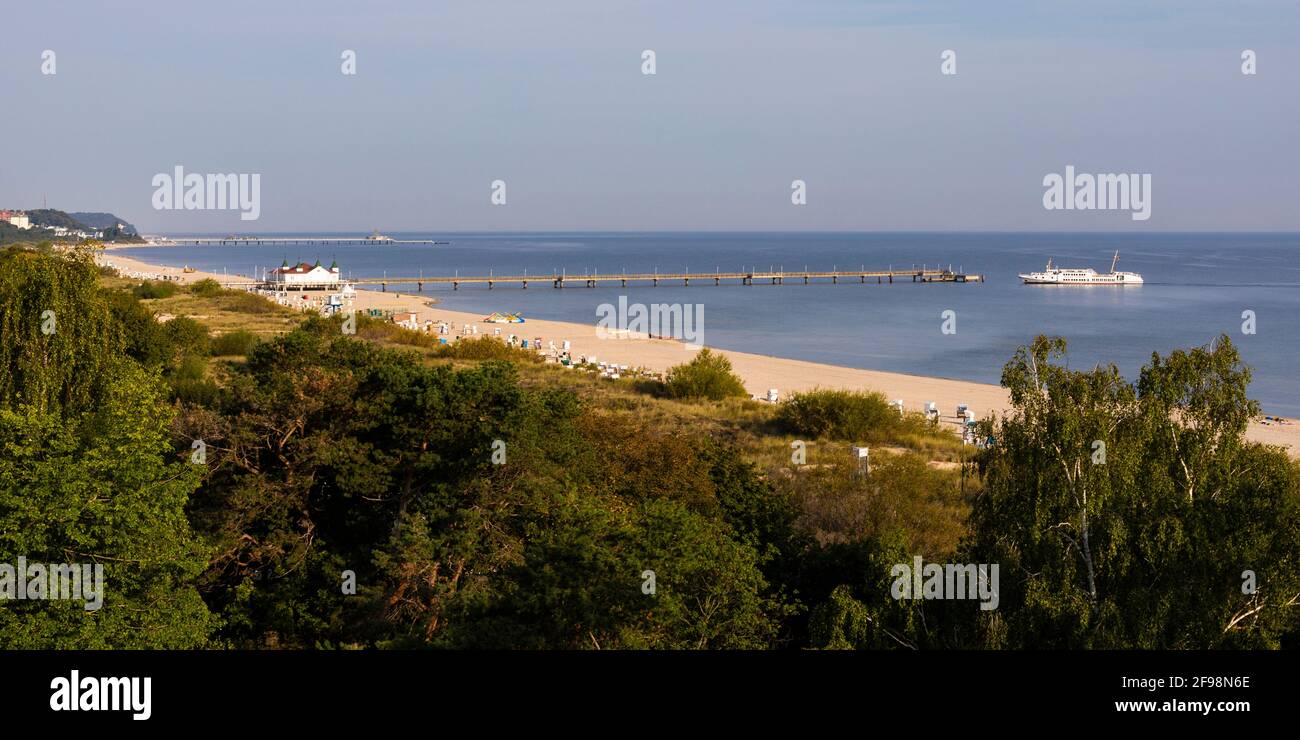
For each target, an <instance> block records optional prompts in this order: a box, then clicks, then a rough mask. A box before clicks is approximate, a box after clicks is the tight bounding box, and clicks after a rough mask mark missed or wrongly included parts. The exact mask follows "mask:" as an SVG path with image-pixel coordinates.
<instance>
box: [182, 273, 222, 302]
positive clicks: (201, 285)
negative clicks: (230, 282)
mask: <svg viewBox="0 0 1300 740" xmlns="http://www.w3.org/2000/svg"><path fill="white" fill-rule="evenodd" d="M223 291H225V288H223V287H221V283H218V282H217V281H216V280H213V279H212V278H204V279H202V280H200V281H198V282H197V283H194V284H193V285H191V286H190V293H193V294H194V295H196V296H199V297H200V298H213V297H215V296H219V295H221V293H222V292H223Z"/></svg>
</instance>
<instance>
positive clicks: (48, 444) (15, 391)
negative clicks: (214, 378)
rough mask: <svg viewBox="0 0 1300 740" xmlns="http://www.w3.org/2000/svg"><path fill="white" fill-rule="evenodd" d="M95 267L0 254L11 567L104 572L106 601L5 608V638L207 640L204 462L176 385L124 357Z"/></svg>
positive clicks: (0, 481) (64, 642) (1, 394)
mask: <svg viewBox="0 0 1300 740" xmlns="http://www.w3.org/2000/svg"><path fill="white" fill-rule="evenodd" d="M95 276H96V271H95V269H94V266H93V264H91V263H90V262H89V260H87V259H84V258H83V257H82V256H80V255H74V256H73V257H72V258H70V259H68V258H64V257H61V256H52V255H44V254H39V253H35V252H27V251H23V250H11V251H9V252H7V253H5V254H3V255H0V562H4V563H9V564H13V563H15V562H16V561H17V558H18V557H20V556H21V557H24V558H25V559H26V560H27V562H29V563H43V564H44V563H50V564H85V565H95V564H98V565H101V566H103V568H104V574H105V583H104V592H105V593H104V594H103V599H102V601H103V603H102V607H101V608H99V609H98V610H92V611H87V610H85V609H84V608H83V607H84V604H83V602H79V601H66V600H43V601H32V600H28V601H20V602H13V603H11V604H6V606H5V608H3V609H0V643H2V644H0V647H4V648H5V649H14V648H57V649H70V648H81V649H87V648H190V647H197V646H200V645H203V644H204V643H205V642H206V640H207V636H208V633H209V630H210V628H211V624H210V615H209V613H208V611H207V609H206V608H205V607H204V605H203V602H202V601H201V600H200V599H199V597H198V593H197V591H196V590H195V589H194V587H193V581H194V579H195V578H196V577H197V575H198V573H199V572H200V571H201V570H202V567H203V564H204V562H205V552H204V548H203V547H202V544H201V543H200V542H199V540H198V539H197V538H195V537H194V535H193V534H192V532H191V531H190V528H189V524H188V522H187V520H186V518H185V514H184V506H185V503H186V501H187V499H188V497H189V495H190V493H191V492H192V491H193V490H194V488H195V486H196V485H197V484H198V481H199V476H198V472H197V468H198V466H195V465H190V464H187V463H182V462H180V461H179V459H178V457H177V456H176V455H175V454H174V453H173V451H172V447H171V444H170V435H169V423H170V420H171V417H172V410H171V407H170V406H169V405H168V404H167V403H166V398H165V390H164V388H165V387H164V386H163V384H162V382H161V380H160V379H159V377H158V375H157V374H156V371H153V370H147V369H145V368H142V367H141V366H140V365H138V364H137V363H136V362H135V361H134V360H133V359H131V358H130V357H129V356H127V355H126V353H125V351H124V346H125V342H124V341H123V338H122V337H121V327H120V325H118V324H117V323H116V322H115V321H114V314H113V312H112V311H110V310H109V308H108V306H107V305H106V304H105V302H104V301H103V299H102V296H101V295H100V293H99V291H98V288H97V286H96V283H95ZM46 310H52V311H53V312H54V315H55V317H56V324H55V327H54V331H52V332H49V333H46V332H44V331H42V328H41V323H42V321H43V318H42V313H43V312H44V311H46Z"/></svg>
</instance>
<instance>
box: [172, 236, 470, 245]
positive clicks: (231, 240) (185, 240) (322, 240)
mask: <svg viewBox="0 0 1300 740" xmlns="http://www.w3.org/2000/svg"><path fill="white" fill-rule="evenodd" d="M157 243H158V244H165V245H168V246H174V245H182V244H190V245H194V246H201V245H212V244H219V245H223V246H226V245H228V246H249V245H261V244H266V245H272V246H274V245H276V244H297V245H312V244H315V245H321V246H328V245H339V244H377V245H378V244H451V242H439V241H434V240H432V239H390V238H388V237H384V238H382V239H374V238H370V237H364V236H359V237H358V236H353V237H321V236H274V237H260V236H222V237H195V238H190V237H178V238H175V239H159V240H158V241H157Z"/></svg>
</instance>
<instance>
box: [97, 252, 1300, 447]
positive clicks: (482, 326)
mask: <svg viewBox="0 0 1300 740" xmlns="http://www.w3.org/2000/svg"><path fill="white" fill-rule="evenodd" d="M97 259H98V261H99V262H100V263H101V264H106V263H107V264H111V265H112V266H113V267H116V268H118V269H120V270H124V271H128V272H136V273H151V274H156V275H165V276H167V277H168V278H170V279H174V280H178V281H179V282H182V283H190V282H194V281H197V280H202V279H204V278H212V279H214V280H217V281H218V282H221V281H230V280H247V279H249V278H247V277H246V276H241V275H235V274H228V275H223V274H220V273H211V272H203V271H196V272H191V273H185V272H183V271H182V269H181V268H177V267H163V266H159V265H154V264H149V263H146V262H142V261H140V260H137V259H132V258H128V257H124V256H121V255H119V254H115V253H114V250H113V249H112V248H111V247H110V248H108V249H106V250H105V251H104V252H103V253H101V254H100V255H99V257H98V258H97ZM352 308H353V309H356V310H360V311H363V312H364V311H368V310H371V309H378V310H385V311H393V312H403V313H404V312H411V313H415V314H417V316H418V317H419V323H420V324H421V325H422V324H424V323H425V322H426V321H433V322H434V323H435V324H437V323H441V322H447V323H450V324H453V325H454V326H455V327H456V328H459V327H460V326H463V325H465V324H469V325H477V326H478V330H479V336H483V335H484V334H487V335H492V333H493V329H494V328H500V329H501V332H502V336H506V335H508V334H515V335H517V336H518V337H520V338H525V339H532V338H534V337H539V338H541V339H543V341H545V342H555V344H556V345H557V346H560V345H561V343H562V342H563V341H568V342H569V343H570V352H571V354H572V356H573V357H574V358H578V357H579V356H585V357H586V358H587V359H588V360H591V361H604V362H612V363H617V364H620V365H628V366H629V367H632V368H636V367H641V368H645V369H647V370H649V371H652V372H656V373H661V372H664V371H666V370H667V369H668V368H670V367H672V366H674V365H680V364H682V363H684V362H688V361H689V360H690V359H691V358H692V357H693V356H694V352H695V350H692V349H691V348H689V347H687V345H686V344H684V343H683V342H680V341H677V340H673V339H652V338H648V337H645V336H613V337H611V336H601V335H600V334H601V333H598V330H597V327H596V325H595V319H594V317H593V323H592V324H591V325H583V324H577V323H572V322H562V321H548V320H545V319H535V318H527V322H526V323H524V324H488V323H484V321H483V315H482V314H478V313H467V312H462V311H450V310H446V309H444V308H441V307H439V306H438V305H436V303H435V302H434V301H433V299H432V298H431V297H430V296H428V295H424V294H420V293H407V292H402V293H399V292H381V291H377V290H357V291H356V298H355V301H354V303H353V305H352ZM713 351H715V352H718V353H719V354H722V355H725V356H726V357H727V358H729V359H730V360H731V364H732V367H733V369H734V370H735V372H736V374H737V375H739V376H740V378H741V379H742V380H743V381H744V383H745V388H746V389H747V390H748V391H749V393H750V394H752V395H754V396H762V397H766V396H767V394H768V391H769V390H771V389H776V390H777V392H778V394H779V397H780V398H787V397H788V396H789V394H790V393H793V392H798V391H807V390H812V389H814V388H831V389H846V390H865V391H877V392H880V393H882V394H883V395H884V396H885V397H886V398H888V399H890V400H894V399H901V400H902V401H903V405H904V408H905V409H906V410H907V411H921V410H923V409H924V408H925V405H926V404H927V403H929V402H934V403H935V404H936V405H937V407H938V409H939V411H940V413H941V415H942V417H943V418H944V420H945V421H948V422H953V423H954V428H956V427H955V422H956V418H957V415H956V408H957V406H958V405H959V404H964V405H967V406H968V407H969V408H970V409H971V410H972V411H974V413H975V416H976V418H985V417H987V416H989V415H990V414H993V415H998V414H1001V413H1003V412H1005V411H1007V410H1008V409H1010V407H1011V403H1010V399H1009V397H1008V395H1007V392H1006V390H1005V389H1003V388H1001V387H1000V386H997V385H991V384H987V383H975V382H970V381H964V380H953V379H948V378H936V377H926V376H920V375H909V374H905V373H896V372H884V371H878V370H862V369H857V368H849V367H841V366H838V365H829V364H822V363H815V362H806V361H803V360H794V359H787V358H781V357H771V356H767V355H759V354H752V353H747V352H737V351H733V350H722V349H716V348H714V349H713ZM1264 412H1265V413H1269V411H1268V409H1265V410H1264ZM1246 436H1247V438H1248V439H1250V440H1251V441H1255V442H1261V443H1264V444H1271V445H1279V446H1282V447H1285V448H1287V451H1288V453H1289V454H1290V455H1291V456H1292V457H1300V425H1297V424H1296V423H1294V422H1292V423H1290V424H1278V423H1275V422H1265V421H1263V420H1259V421H1255V422H1252V423H1251V425H1250V426H1249V428H1248V430H1247V433H1246Z"/></svg>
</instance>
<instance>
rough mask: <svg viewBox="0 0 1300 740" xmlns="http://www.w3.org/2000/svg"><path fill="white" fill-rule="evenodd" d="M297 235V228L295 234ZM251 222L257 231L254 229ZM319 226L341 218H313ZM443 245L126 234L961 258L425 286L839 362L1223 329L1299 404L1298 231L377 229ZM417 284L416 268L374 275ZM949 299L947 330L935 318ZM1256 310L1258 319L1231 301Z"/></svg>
mask: <svg viewBox="0 0 1300 740" xmlns="http://www.w3.org/2000/svg"><path fill="white" fill-rule="evenodd" d="M295 235H296V236H298V235H303V234H295ZM263 236H271V235H268V234H264V235H263ZM317 236H356V235H347V234H317ZM390 236H393V237H395V238H399V239H437V240H439V241H450V242H451V243H450V244H449V245H437V246H429V245H377V246H366V245H355V246H186V247H175V248H140V249H128V250H124V251H123V253H124V254H125V255H127V256H132V257H137V258H139V259H143V260H148V261H153V262H155V263H161V264H167V265H176V266H179V265H183V264H188V265H191V266H194V267H198V268H199V269H203V270H213V271H217V272H220V271H221V270H222V269H223V268H228V269H229V270H230V271H231V272H241V273H244V274H252V272H253V270H254V269H255V268H256V267H259V266H263V267H265V266H270V267H275V266H278V265H279V264H280V263H281V261H282V260H284V259H288V260H289V261H290V262H294V261H296V260H305V261H308V262H314V261H315V260H316V259H317V258H319V259H320V260H321V261H322V262H323V263H325V264H329V262H330V261H331V260H333V259H337V260H338V262H339V265H340V266H341V267H342V268H343V270H344V274H345V275H347V276H353V277H378V276H382V275H384V274H385V273H387V274H388V275H403V276H405V275H417V274H419V273H420V272H421V271H423V274H424V275H452V274H454V273H455V272H456V271H459V273H460V274H461V275H486V274H488V272H489V270H492V271H495V273H496V274H519V273H522V272H524V271H525V270H527V271H528V273H529V274H536V275H538V276H542V275H549V274H551V273H552V272H559V271H561V270H563V271H565V272H567V274H568V275H569V276H571V277H572V276H582V275H583V274H584V273H587V272H592V271H595V272H600V273H618V272H621V271H627V272H629V273H631V272H653V271H654V270H655V269H656V268H657V269H658V270H659V271H660V272H678V271H682V272H684V271H694V272H712V271H714V270H715V269H721V270H724V271H726V270H732V271H735V270H740V269H743V268H747V267H748V268H755V267H756V268H758V269H767V268H769V267H773V268H778V269H779V268H781V267H784V269H786V270H797V269H799V270H801V269H803V268H804V266H805V265H806V266H807V267H808V268H809V269H827V270H829V269H834V268H838V269H841V270H845V269H857V268H859V267H860V266H863V265H865V266H866V268H867V269H887V268H889V267H890V266H891V265H892V267H893V268H895V269H901V268H910V267H911V266H912V265H913V264H916V265H921V264H926V265H931V266H933V265H936V264H941V265H943V266H945V267H946V266H947V265H948V264H949V263H951V264H952V266H953V267H954V269H956V268H961V269H963V270H965V271H966V272H969V273H978V274H983V275H985V276H986V282H984V283H974V284H966V285H961V284H955V285H954V284H930V285H920V284H912V283H910V282H907V283H901V284H900V283H896V284H894V285H888V284H886V285H876V284H874V283H868V284H867V285H861V284H858V283H857V282H842V283H840V284H839V285H830V284H815V285H809V286H804V285H803V284H802V282H801V281H800V282H798V283H797V284H796V281H794V280H791V281H789V282H787V283H786V284H785V285H779V286H772V285H754V286H742V285H738V284H734V285H723V286H722V287H714V286H713V284H712V282H711V281H710V282H708V283H707V284H705V283H701V284H697V285H692V286H691V287H682V286H680V285H668V284H666V283H661V284H660V285H659V287H657V288H656V287H650V286H649V285H646V286H641V285H635V286H628V287H627V288H621V287H618V286H617V284H613V285H602V286H601V287H597V288H593V289H588V288H585V287H581V283H579V284H577V285H572V284H571V285H570V287H567V288H565V289H564V290H554V289H552V288H551V287H550V283H549V282H545V281H542V282H536V283H532V284H530V286H529V288H528V290H521V289H520V288H519V287H518V285H514V286H510V285H502V286H498V287H496V288H495V289H493V290H491V291H489V290H488V289H487V288H486V287H485V286H462V287H461V289H460V290H458V291H455V292H453V291H452V290H451V289H450V287H446V288H430V286H425V292H426V293H428V294H431V295H434V296H436V297H438V298H440V299H442V300H443V301H444V305H446V306H447V307H448V308H449V309H455V310H464V311H475V312H483V313H488V312H491V311H520V312H522V313H523V314H524V315H525V316H532V317H536V318H545V319H557V320H563V321H573V322H579V323H586V324H594V323H595V322H596V319H597V314H596V307H597V306H598V305H599V304H601V303H606V302H609V303H615V304H616V303H617V302H618V296H620V295H627V296H628V301H629V302H632V303H636V302H641V303H647V304H649V303H703V304H704V343H705V344H707V345H710V346H714V347H722V348H726V349H734V350H742V351H746V352H756V353H761V354H768V355H776V356H780V357H790V358H797V359H803V360H812V361H816V362H825V363H832V364H837V365H847V366H851V367H859V368H869V369H876V370H890V371H895V372H904V373H914V374H919V375H933V376H940V377H947V378H960V379H964V380H975V381H982V382H989V383H997V382H998V379H999V376H1000V373H1001V368H1002V365H1003V363H1005V362H1006V361H1007V359H1009V358H1010V356H1011V355H1012V353H1013V352H1014V351H1015V349H1016V347H1017V346H1019V345H1021V344H1024V343H1026V342H1027V341H1029V340H1030V339H1032V338H1033V337H1034V335H1036V334H1050V335H1061V336H1064V337H1066V338H1067V340H1068V341H1069V346H1070V363H1071V365H1073V366H1075V367H1080V368H1082V367H1091V366H1092V365H1094V364H1096V363H1115V364H1116V365H1118V366H1119V367H1120V369H1121V370H1122V371H1123V372H1124V373H1125V375H1126V376H1127V377H1129V378H1130V379H1136V374H1137V370H1138V368H1140V367H1141V366H1142V365H1143V364H1144V363H1146V362H1148V361H1149V360H1150V357H1151V353H1152V352H1160V353H1166V352H1169V351H1170V350H1173V349H1175V348H1186V347H1192V346H1197V345H1202V344H1205V343H1207V342H1209V341H1210V340H1211V339H1213V338H1214V337H1216V336H1217V335H1219V334H1227V335H1229V336H1230V337H1231V338H1232V341H1233V342H1234V343H1235V344H1236V345H1237V346H1238V347H1239V348H1240V349H1241V352H1242V354H1243V356H1244V357H1245V359H1246V361H1247V363H1248V364H1250V365H1251V366H1252V368H1253V370H1254V382H1253V383H1252V386H1251V391H1252V395H1253V396H1254V397H1255V398H1257V399H1259V400H1260V402H1261V403H1262V404H1263V405H1264V408H1265V411H1266V412H1270V413H1274V414H1280V415H1284V416H1300V372H1298V369H1300V234H1149V235H1137V234H1078V233H1073V234H1026V233H1016V234H994V233H971V234H962V233H914V232H909V233H789V234H785V233H748V232H742V233H592V232H582V233H538V234H526V233H508V234H485V233H476V234H455V233H451V234H448V233H439V234H427V233H421V234H396V233H393V234H390ZM1116 249H1118V250H1120V263H1119V268H1118V269H1121V270H1130V271H1133V272H1139V273H1141V274H1142V276H1143V277H1144V278H1145V280H1146V284H1145V285H1143V286H1141V287H1131V286H1130V287H1123V288H1121V287H1113V286H1095V287H1082V286H1079V287H1050V286H1028V285H1023V284H1021V282H1020V280H1019V279H1018V278H1017V277H1016V275H1017V273H1019V272H1028V271H1031V270H1040V269H1042V268H1043V266H1044V264H1045V263H1046V261H1047V258H1048V257H1051V258H1053V259H1054V264H1056V265H1059V266H1062V267H1093V268H1094V269H1096V270H1098V271H1099V272H1105V271H1106V270H1107V269H1108V268H1109V266H1110V257H1111V253H1112V252H1113V251H1114V250H1116ZM389 290H414V286H391V285H390V286H389ZM946 310H952V311H955V312H956V314H957V333H956V334H952V335H945V334H943V333H942V331H941V325H942V322H943V319H942V313H943V312H944V311H946ZM1247 310H1250V311H1254V312H1255V316H1256V333H1255V334H1253V335H1247V334H1244V333H1243V331H1242V324H1243V319H1242V313H1243V312H1244V311H1247Z"/></svg>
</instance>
